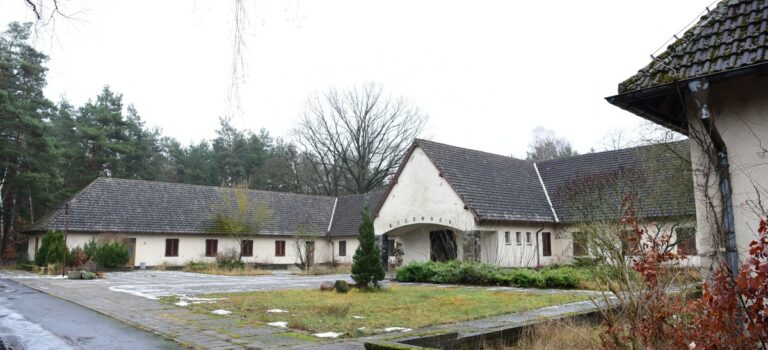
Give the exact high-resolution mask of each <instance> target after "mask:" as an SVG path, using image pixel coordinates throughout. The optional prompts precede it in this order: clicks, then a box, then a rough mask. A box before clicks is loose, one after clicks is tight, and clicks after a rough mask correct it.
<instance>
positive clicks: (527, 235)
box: [525, 232, 531, 245]
mask: <svg viewBox="0 0 768 350" xmlns="http://www.w3.org/2000/svg"><path fill="white" fill-rule="evenodd" d="M525 244H527V245H531V233H530V232H526V233H525Z"/></svg>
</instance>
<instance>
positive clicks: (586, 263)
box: [573, 256, 601, 267]
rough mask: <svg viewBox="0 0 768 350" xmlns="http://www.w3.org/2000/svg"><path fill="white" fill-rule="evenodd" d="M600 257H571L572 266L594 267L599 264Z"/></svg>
mask: <svg viewBox="0 0 768 350" xmlns="http://www.w3.org/2000/svg"><path fill="white" fill-rule="evenodd" d="M600 260H601V259H600V258H598V257H591V256H575V257H573V266H575V267H594V266H597V265H599V264H600Z"/></svg>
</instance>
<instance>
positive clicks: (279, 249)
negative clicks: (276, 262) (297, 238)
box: [275, 241, 285, 256]
mask: <svg viewBox="0 0 768 350" xmlns="http://www.w3.org/2000/svg"><path fill="white" fill-rule="evenodd" d="M275 256H285V241H275Z"/></svg>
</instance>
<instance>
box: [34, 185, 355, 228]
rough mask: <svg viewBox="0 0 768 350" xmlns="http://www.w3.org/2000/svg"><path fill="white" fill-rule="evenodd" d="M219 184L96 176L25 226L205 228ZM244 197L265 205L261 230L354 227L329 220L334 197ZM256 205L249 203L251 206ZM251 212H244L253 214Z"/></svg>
mask: <svg viewBox="0 0 768 350" xmlns="http://www.w3.org/2000/svg"><path fill="white" fill-rule="evenodd" d="M222 190H225V189H222V188H219V187H211V186H197V185H187V184H178V183H166V182H152V181H142V180H125V179H115V178H98V179H96V180H95V181H93V182H92V183H91V184H89V185H88V186H87V187H85V188H84V189H83V190H81V191H80V192H78V193H77V194H75V196H74V197H73V198H72V199H70V200H69V202H68V203H69V215H65V209H64V208H63V207H62V208H59V209H58V210H56V211H55V212H53V213H52V214H51V215H49V216H48V217H46V218H45V219H43V220H41V221H40V222H38V223H37V224H36V225H35V226H34V227H33V228H32V229H31V230H30V231H32V232H39V231H48V230H63V229H64V226H65V221H67V220H68V222H67V226H68V230H69V231H81V232H114V233H121V232H122V233H169V234H174V233H176V234H208V233H211V230H212V228H213V218H214V216H215V214H216V212H217V210H219V209H217V205H221V204H222V203H224V201H223V200H222ZM248 198H249V201H250V202H251V203H262V204H263V205H264V206H266V207H267V208H269V210H270V216H271V219H270V220H269V223H268V224H267V225H266V227H264V229H263V230H262V232H261V234H271V235H280V234H292V233H294V232H295V230H296V229H297V227H299V226H304V227H306V229H307V230H308V231H309V233H310V234H318V235H320V234H323V235H324V234H326V232H327V230H328V227H329V226H333V225H332V224H335V225H336V227H338V228H337V229H336V230H335V231H334V233H335V234H338V235H341V234H356V233H357V227H355V228H354V230H352V231H350V232H346V231H344V230H346V229H347V226H349V225H344V224H340V223H331V219H332V218H331V214H332V212H333V207H334V202H335V201H336V199H335V198H334V197H326V196H315V195H304V194H294V193H284V192H269V191H255V190H249V191H248ZM230 200H233V199H230ZM341 202H342V203H343V205H342V206H343V208H342V211H353V209H352V208H351V207H352V206H353V205H354V204H355V203H356V202H355V203H348V200H347V199H344V200H342V201H341ZM217 203H218V204H217ZM255 207H256V206H255V205H251V206H250V209H251V210H252V211H253V210H255V209H254V208H255ZM360 208H362V207H360ZM359 211H360V209H358V210H357V215H356V217H358V221H359ZM252 214H253V213H250V214H249V215H248V216H249V217H253V215H252ZM67 216H68V218H67ZM339 219H340V218H339ZM346 220H350V219H346Z"/></svg>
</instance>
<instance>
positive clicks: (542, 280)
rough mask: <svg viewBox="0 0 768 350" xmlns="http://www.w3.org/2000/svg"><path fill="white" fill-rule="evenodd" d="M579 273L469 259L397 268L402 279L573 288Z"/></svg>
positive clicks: (442, 282) (560, 268)
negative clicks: (499, 265)
mask: <svg viewBox="0 0 768 350" xmlns="http://www.w3.org/2000/svg"><path fill="white" fill-rule="evenodd" d="M579 276H580V274H579V272H578V271H576V270H575V269H573V268H571V267H557V268H544V269H542V270H534V269H528V268H514V269H510V268H502V267H498V266H494V265H489V264H483V263H477V262H468V261H456V260H454V261H449V262H434V261H428V262H413V263H410V264H408V265H406V266H403V267H401V268H400V269H399V270H397V280H398V281H401V282H423V283H441V284H470V285H496V286H512V287H520V288H560V289H569V288H576V287H578V285H579V281H580V277H579Z"/></svg>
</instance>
